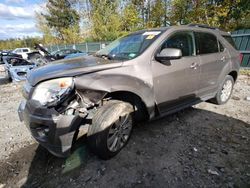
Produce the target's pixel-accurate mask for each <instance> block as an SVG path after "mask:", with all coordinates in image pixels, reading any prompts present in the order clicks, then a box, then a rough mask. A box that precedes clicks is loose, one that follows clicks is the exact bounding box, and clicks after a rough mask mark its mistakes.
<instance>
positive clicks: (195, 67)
mask: <svg viewBox="0 0 250 188" xmlns="http://www.w3.org/2000/svg"><path fill="white" fill-rule="evenodd" d="M197 66H198V64H197V63H192V64H191V66H190V68H191V69H197Z"/></svg>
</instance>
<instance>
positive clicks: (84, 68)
mask: <svg viewBox="0 0 250 188" xmlns="http://www.w3.org/2000/svg"><path fill="white" fill-rule="evenodd" d="M120 66H122V62H121V61H115V60H105V59H103V58H99V57H95V56H85V57H78V58H73V59H67V60H66V59H63V60H60V61H54V62H50V63H49V64H47V65H45V66H42V67H38V68H35V69H33V70H32V71H31V72H30V73H29V75H28V78H27V79H28V82H29V83H30V84H31V85H32V86H35V85H36V84H37V83H39V82H41V81H44V80H49V79H54V78H60V77H68V76H72V77H73V76H78V75H82V74H86V73H92V72H97V71H101V70H106V69H112V68H117V67H120Z"/></svg>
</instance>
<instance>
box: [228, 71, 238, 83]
mask: <svg viewBox="0 0 250 188" xmlns="http://www.w3.org/2000/svg"><path fill="white" fill-rule="evenodd" d="M228 75H230V76H232V77H233V79H234V82H236V80H237V78H238V72H237V71H231V72H230V73H229V74H228Z"/></svg>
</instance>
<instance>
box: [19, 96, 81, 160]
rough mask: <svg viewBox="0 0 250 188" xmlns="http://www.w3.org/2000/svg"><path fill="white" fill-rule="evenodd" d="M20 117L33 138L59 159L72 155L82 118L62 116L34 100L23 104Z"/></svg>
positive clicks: (20, 108) (20, 107)
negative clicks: (74, 140) (73, 144)
mask: <svg viewBox="0 0 250 188" xmlns="http://www.w3.org/2000/svg"><path fill="white" fill-rule="evenodd" d="M18 115H19V118H20V120H21V121H24V123H25V124H26V126H27V127H28V129H29V130H30V132H31V134H32V136H33V137H34V138H35V139H36V140H37V141H38V142H39V143H40V144H41V145H42V146H43V147H45V148H46V149H47V150H48V151H49V152H51V153H52V154H53V155H55V156H57V157H67V156H68V155H69V154H70V153H71V147H72V143H73V139H74V136H75V133H76V132H77V130H78V129H79V127H80V125H81V124H82V122H83V118H82V117H80V116H75V115H62V114H59V113H58V112H57V111H56V110H55V109H54V108H46V107H42V106H41V105H39V104H38V103H37V102H36V101H32V100H29V101H22V102H21V104H20V106H19V109H18Z"/></svg>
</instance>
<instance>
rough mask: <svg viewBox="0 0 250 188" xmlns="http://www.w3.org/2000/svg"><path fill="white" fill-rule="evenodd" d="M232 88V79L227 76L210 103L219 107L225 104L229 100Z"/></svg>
mask: <svg viewBox="0 0 250 188" xmlns="http://www.w3.org/2000/svg"><path fill="white" fill-rule="evenodd" d="M233 86H234V79H233V77H232V76H230V75H227V76H226V78H225V80H224V82H223V84H222V86H221V87H220V88H219V90H218V92H217V94H216V96H215V98H213V99H212V100H211V102H213V103H215V104H218V105H221V104H225V103H227V101H228V100H229V99H230V97H231V95H232V92H233Z"/></svg>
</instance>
